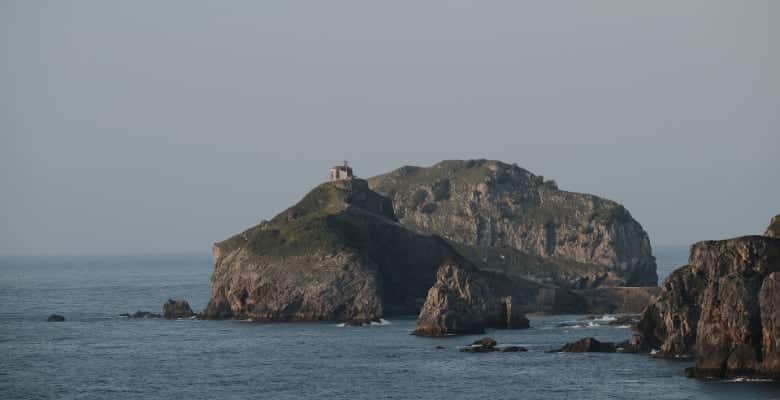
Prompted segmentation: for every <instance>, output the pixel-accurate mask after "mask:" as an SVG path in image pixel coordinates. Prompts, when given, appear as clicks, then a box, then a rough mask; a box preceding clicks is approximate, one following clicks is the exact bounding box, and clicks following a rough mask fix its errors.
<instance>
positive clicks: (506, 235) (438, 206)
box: [369, 160, 657, 289]
mask: <svg viewBox="0 0 780 400" xmlns="http://www.w3.org/2000/svg"><path fill="white" fill-rule="evenodd" d="M369 185H370V186H371V188H372V189H373V190H375V191H377V192H379V193H381V194H384V195H386V196H388V197H389V198H390V199H392V202H393V207H394V209H395V212H396V215H397V216H398V218H399V220H400V222H401V223H402V224H403V225H404V226H407V227H409V228H411V229H413V230H415V231H418V232H422V233H429V234H430V233H433V234H437V235H440V236H442V237H444V238H446V239H447V240H449V241H451V242H452V243H453V244H454V245H455V246H456V247H457V249H458V251H459V252H461V253H462V254H464V255H465V256H466V257H468V258H469V260H471V261H472V262H473V263H474V264H476V265H478V266H480V267H481V268H483V269H484V268H490V269H494V270H498V271H502V272H504V273H507V274H509V275H513V276H519V277H525V278H530V279H533V280H536V281H538V282H542V283H550V284H554V285H557V286H561V287H567V288H578V289H583V288H593V287H602V286H621V285H627V286H655V285H656V284H657V275H656V265H655V258H654V257H653V256H652V255H651V249H650V241H649V239H648V236H647V233H646V232H645V231H644V230H643V229H642V226H641V225H639V223H638V222H637V221H636V220H634V219H633V218H632V217H631V214H630V213H629V212H628V211H627V210H626V209H625V208H624V207H623V206H621V205H620V204H617V203H615V202H613V201H610V200H606V199H602V198H599V197H596V196H593V195H589V194H582V193H573V192H566V191H562V190H559V189H558V187H557V185H556V184H555V183H554V182H552V181H545V180H544V178H543V177H541V176H537V175H534V174H532V173H531V172H529V171H526V170H524V169H522V168H520V167H518V166H516V165H508V164H504V163H502V162H499V161H488V160H468V161H457V160H456V161H442V162H440V163H438V164H436V165H434V166H432V167H429V168H420V167H402V168H399V169H397V170H395V171H392V172H390V173H387V174H384V175H380V176H376V177H373V178H370V179H369Z"/></svg>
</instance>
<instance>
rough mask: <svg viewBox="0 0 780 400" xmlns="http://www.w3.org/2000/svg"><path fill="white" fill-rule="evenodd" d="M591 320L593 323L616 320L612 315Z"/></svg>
mask: <svg viewBox="0 0 780 400" xmlns="http://www.w3.org/2000/svg"><path fill="white" fill-rule="evenodd" d="M593 320H594V321H599V322H612V321H615V320H617V317H615V316H613V315H609V314H604V315H602V316H600V317H598V318H594V319H593Z"/></svg>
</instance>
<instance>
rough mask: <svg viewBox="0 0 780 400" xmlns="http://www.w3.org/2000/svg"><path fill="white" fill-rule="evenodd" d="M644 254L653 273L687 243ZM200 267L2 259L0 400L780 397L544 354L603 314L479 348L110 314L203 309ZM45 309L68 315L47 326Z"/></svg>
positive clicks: (374, 333) (666, 367)
mask: <svg viewBox="0 0 780 400" xmlns="http://www.w3.org/2000/svg"><path fill="white" fill-rule="evenodd" d="M656 254H657V257H658V261H659V262H658V264H659V274H660V275H662V276H665V275H666V274H668V272H669V271H670V270H671V269H673V267H674V266H679V265H682V264H684V263H685V259H686V258H687V248H686V247H679V248H659V249H657V250H656ZM211 268H212V266H211V259H210V256H209V255H208V254H203V255H176V256H174V255H168V256H124V257H123V256H84V257H75V256H66V257H1V258H0V399H188V400H194V399H247V398H255V399H301V398H317V399H340V398H349V399H356V398H357V399H363V398H365V399H449V400H451V399H475V398H482V399H518V398H522V399H626V398H628V399H653V400H662V399H699V398H701V399H780V385H779V384H778V383H774V382H739V381H700V380H693V379H688V378H685V377H684V376H683V373H682V370H683V368H685V367H686V366H688V365H689V364H690V363H689V362H687V361H674V360H657V359H653V358H651V357H648V356H646V355H632V354H555V353H553V354H550V353H545V350H549V349H552V348H555V347H557V346H560V345H562V344H563V343H565V342H567V341H572V340H576V339H579V338H581V337H585V336H593V337H596V338H597V339H600V340H611V341H618V340H623V339H625V338H628V337H629V335H630V330H629V329H626V328H622V327H610V326H608V325H607V324H606V321H595V323H594V324H592V325H593V326H587V327H580V328H572V327H560V326H559V324H561V323H564V322H570V321H576V320H578V319H580V318H581V316H544V317H531V318H530V319H531V326H532V328H531V329H527V330H510V331H502V330H499V331H489V332H488V334H489V335H490V336H493V337H494V338H496V339H497V340H498V342H499V344H507V345H508V344H516V345H521V346H525V347H527V348H528V350H529V351H528V352H526V353H488V354H467V353H461V352H459V351H458V347H459V346H463V345H466V344H468V343H470V342H471V341H473V340H475V339H478V338H479V337H481V336H460V337H450V338H444V339H433V338H420V337H415V336H411V335H410V334H409V333H410V332H411V331H412V328H413V326H414V319H413V317H409V318H391V319H389V320H388V321H387V322H386V323H384V324H382V325H377V326H369V327H342V326H340V325H339V324H337V323H250V322H241V321H193V320H185V321H166V320H129V319H126V318H123V317H119V316H118V314H120V313H124V312H131V311H135V310H139V309H141V310H151V311H156V312H159V311H160V308H161V304H162V303H163V302H164V301H165V300H166V299H167V298H169V297H177V296H180V297H184V298H186V299H187V300H189V301H190V304H192V306H193V308H194V309H201V308H203V307H204V306H205V305H206V303H207V301H208V294H209V275H210V273H211ZM51 313H60V314H63V315H65V317H66V318H67V321H66V322H63V323H48V322H46V321H45V320H46V317H47V316H48V315H49V314H51ZM437 346H443V347H444V349H437Z"/></svg>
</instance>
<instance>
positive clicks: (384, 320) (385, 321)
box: [371, 318, 392, 326]
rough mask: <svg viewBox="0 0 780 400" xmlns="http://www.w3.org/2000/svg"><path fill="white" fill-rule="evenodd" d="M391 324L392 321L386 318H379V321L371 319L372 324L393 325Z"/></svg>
mask: <svg viewBox="0 0 780 400" xmlns="http://www.w3.org/2000/svg"><path fill="white" fill-rule="evenodd" d="M391 324H392V322H390V321H388V320H386V319H384V318H379V322H377V321H371V326H382V325H391Z"/></svg>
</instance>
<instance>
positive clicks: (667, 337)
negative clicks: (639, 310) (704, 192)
mask: <svg viewBox="0 0 780 400" xmlns="http://www.w3.org/2000/svg"><path fill="white" fill-rule="evenodd" d="M779 306H780V239H776V238H771V237H767V236H745V237H739V238H734V239H728V240H720V241H705V242H699V243H696V244H694V245H693V246H692V247H691V252H690V257H689V260H688V265H686V266H684V267H682V268H680V269H678V270H676V271H674V272H673V273H672V274H671V275H670V276H669V278H667V280H666V282H664V285H663V288H662V292H661V295H660V296H659V298H658V300H657V301H656V302H655V303H653V304H651V305H650V306H648V308H647V309H646V310H645V312H644V313H643V315H642V320H641V321H640V323H639V327H638V329H639V331H640V333H641V334H642V339H643V340H644V341H645V343H646V347H649V348H654V349H659V350H660V354H662V355H667V356H685V355H693V356H695V359H696V366H695V367H694V368H693V369H691V370H689V371H688V372H687V374H689V375H692V376H715V377H723V376H768V377H780V351H779V350H778V349H779V344H780V313H778V309H780V307H779Z"/></svg>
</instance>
